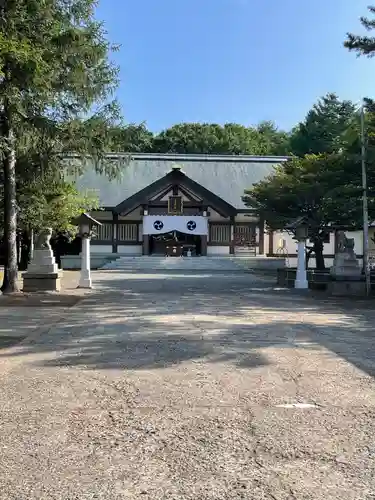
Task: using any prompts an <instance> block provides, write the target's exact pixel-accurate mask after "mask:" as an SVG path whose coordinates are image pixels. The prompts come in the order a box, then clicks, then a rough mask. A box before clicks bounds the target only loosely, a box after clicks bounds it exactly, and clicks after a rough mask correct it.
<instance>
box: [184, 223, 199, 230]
mask: <svg viewBox="0 0 375 500" xmlns="http://www.w3.org/2000/svg"><path fill="white" fill-rule="evenodd" d="M186 227H187V228H188V230H189V231H194V230H195V229H196V228H197V224H196V222H195V221H193V220H189V222H188V223H187V224H186Z"/></svg>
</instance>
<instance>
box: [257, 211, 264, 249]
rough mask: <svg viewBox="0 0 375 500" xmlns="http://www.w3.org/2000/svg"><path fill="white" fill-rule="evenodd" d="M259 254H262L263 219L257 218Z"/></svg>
mask: <svg viewBox="0 0 375 500" xmlns="http://www.w3.org/2000/svg"><path fill="white" fill-rule="evenodd" d="M258 224H259V254H260V255H263V254H264V219H263V218H262V217H260V218H259V223H258Z"/></svg>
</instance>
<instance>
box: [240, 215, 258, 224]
mask: <svg viewBox="0 0 375 500" xmlns="http://www.w3.org/2000/svg"><path fill="white" fill-rule="evenodd" d="M234 220H235V221H236V222H254V223H257V222H258V221H259V217H255V216H253V215H246V214H237V215H236V217H235V219H234Z"/></svg>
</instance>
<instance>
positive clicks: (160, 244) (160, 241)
mask: <svg viewBox="0 0 375 500" xmlns="http://www.w3.org/2000/svg"><path fill="white" fill-rule="evenodd" d="M149 238H150V239H149V255H166V256H169V257H181V256H185V257H186V256H192V257H193V256H194V257H196V256H200V255H201V252H202V241H201V236H199V235H195V234H186V233H182V232H180V231H171V232H169V233H164V234H158V235H150V236H149Z"/></svg>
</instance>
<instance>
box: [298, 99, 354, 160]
mask: <svg viewBox="0 0 375 500" xmlns="http://www.w3.org/2000/svg"><path fill="white" fill-rule="evenodd" d="M354 115H355V106H354V104H353V103H352V102H351V101H345V100H344V101H341V100H340V99H339V98H338V97H337V95H336V94H327V95H325V96H323V97H322V98H320V99H319V100H318V102H317V103H316V104H314V106H313V107H312V109H311V110H310V111H309V112H308V113H307V115H306V118H305V119H304V121H302V122H301V123H299V124H298V125H297V127H296V128H295V129H294V130H293V132H292V134H291V138H290V147H291V150H292V152H293V153H294V154H295V155H297V156H304V155H305V154H321V153H335V152H339V151H341V150H343V149H345V147H346V142H345V137H346V135H345V134H346V131H347V129H348V128H349V127H350V125H351V123H352V121H353V117H354Z"/></svg>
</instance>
